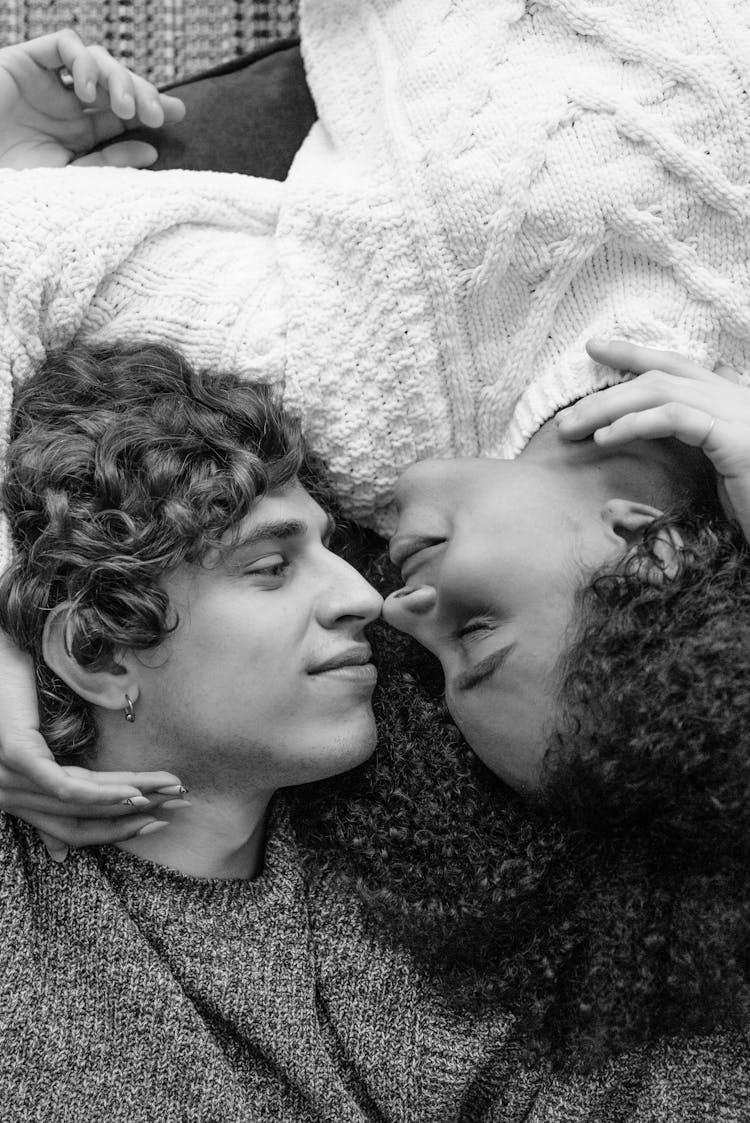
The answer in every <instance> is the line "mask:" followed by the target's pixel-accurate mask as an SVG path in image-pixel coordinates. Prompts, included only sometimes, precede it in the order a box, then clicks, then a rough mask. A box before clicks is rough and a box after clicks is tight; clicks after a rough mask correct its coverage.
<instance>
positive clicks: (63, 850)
mask: <svg viewBox="0 0 750 1123" xmlns="http://www.w3.org/2000/svg"><path fill="white" fill-rule="evenodd" d="M47 853H48V854H49V856H50V858H51V859H52V861H53V862H58V863H60V864H62V863H63V862H64V861H65V859H66V858H67V856H68V847H67V846H61V847H60V849H59V850H50V848H49V847H47Z"/></svg>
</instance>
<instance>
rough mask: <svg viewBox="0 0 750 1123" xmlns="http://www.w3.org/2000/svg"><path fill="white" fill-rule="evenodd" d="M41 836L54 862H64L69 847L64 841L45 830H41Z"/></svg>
mask: <svg viewBox="0 0 750 1123" xmlns="http://www.w3.org/2000/svg"><path fill="white" fill-rule="evenodd" d="M39 837H40V838H41V840H42V842H43V843H44V845H45V848H46V850H47V853H48V854H49V856H50V858H51V859H52V861H53V862H64V861H65V859H66V858H67V856H68V847H67V846H66V845H65V843H64V842H60V841H59V840H58V839H56V838H53V837H52V835H51V834H45V832H44V831H40V832H39Z"/></svg>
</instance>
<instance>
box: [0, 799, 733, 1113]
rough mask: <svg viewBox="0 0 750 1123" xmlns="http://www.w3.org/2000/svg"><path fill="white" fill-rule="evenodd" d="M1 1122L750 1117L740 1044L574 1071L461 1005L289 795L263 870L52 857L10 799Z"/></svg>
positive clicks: (5, 833)
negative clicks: (300, 830) (312, 860)
mask: <svg viewBox="0 0 750 1123" xmlns="http://www.w3.org/2000/svg"><path fill="white" fill-rule="evenodd" d="M0 850H1V851H2V880H1V881H0V910H2V932H3V946H2V950H1V953H0V954H1V956H2V974H1V981H0V1119H2V1121H3V1123H16V1121H21V1120H23V1121H26V1120H44V1121H45V1123H58V1121H60V1123H62V1121H68V1120H70V1121H76V1123H78V1121H83V1123H89V1121H90V1123H94V1121H96V1123H98V1121H102V1123H104V1121H105V1120H106V1121H107V1123H116V1121H120V1120H121V1121H122V1123H140V1121H146V1120H148V1121H154V1123H172V1121H177V1120H179V1121H181V1123H191V1121H200V1123H208V1121H215V1123H232V1121H240V1120H242V1121H250V1123H256V1121H257V1123H266V1121H268V1123H271V1121H273V1123H279V1121H282V1123H286V1121H289V1123H302V1121H304V1123H313V1121H315V1123H348V1121H364V1120H368V1121H372V1123H381V1121H391V1120H392V1121H399V1123H428V1121H430V1123H450V1121H453V1120H456V1121H459V1120H461V1121H466V1123H468V1121H471V1120H477V1121H479V1120H483V1121H485V1123H493V1121H494V1123H511V1121H512V1123H521V1121H522V1120H523V1121H524V1123H574V1121H578V1120H580V1121H581V1123H584V1121H585V1123H617V1121H619V1120H623V1121H624V1120H628V1121H633V1123H672V1121H673V1123H678V1121H679V1123H691V1121H695V1123H699V1121H700V1123H714V1121H715V1120H718V1119H722V1120H726V1121H731V1123H734V1121H737V1123H740V1121H741V1120H746V1119H750V1065H749V1064H748V1057H747V1051H746V1049H745V1048H744V1047H743V1046H742V1045H741V1043H739V1042H730V1041H722V1042H717V1041H713V1042H698V1043H695V1044H693V1045H691V1046H683V1047H682V1048H681V1049H667V1048H665V1049H663V1050H661V1051H659V1052H658V1054H656V1055H654V1056H652V1057H651V1058H649V1059H648V1061H644V1060H643V1059H642V1058H639V1057H634V1058H627V1059H626V1060H624V1061H620V1062H618V1063H617V1064H616V1065H613V1066H611V1067H610V1068H609V1069H608V1070H607V1071H606V1072H603V1073H599V1074H597V1075H596V1076H595V1077H588V1078H581V1079H572V1080H562V1079H558V1078H553V1077H551V1076H550V1075H549V1074H548V1073H547V1072H546V1071H544V1070H543V1069H542V1068H538V1069H535V1070H530V1069H529V1068H527V1067H525V1066H524V1064H523V1063H522V1061H521V1060H520V1056H519V1051H518V1048H517V1046H516V1045H515V1044H514V1043H513V1040H512V1036H511V1023H510V1019H508V1018H505V1017H503V1016H500V1015H495V1016H492V1017H489V1016H488V1017H483V1018H475V1017H468V1016H459V1015H456V1014H452V1013H450V1011H448V1010H447V1009H446V1008H444V1007H443V1006H442V1005H441V1004H440V1002H439V1001H438V1000H437V998H436V997H435V996H434V995H433V994H432V992H431V991H430V988H429V987H428V986H427V984H426V983H425V982H424V980H422V979H421V978H420V976H419V974H418V973H417V972H416V970H415V968H414V967H413V965H412V963H411V962H410V960H409V958H408V957H407V956H406V955H405V954H403V953H402V952H400V951H398V950H397V949H395V948H393V947H390V946H389V944H388V943H387V941H385V940H384V939H383V938H382V937H379V936H378V935H376V934H375V933H373V932H372V931H371V930H370V929H369V927H368V923H367V920H366V917H365V916H364V914H363V913H362V911H361V909H360V908H359V906H358V904H357V902H356V901H355V900H354V899H352V898H351V897H350V896H348V895H347V894H345V893H344V892H343V891H342V890H340V889H337V888H335V886H333V885H332V884H331V883H330V882H329V881H323V880H321V881H320V882H318V883H316V884H314V885H310V884H309V883H306V881H305V878H304V876H303V873H302V864H301V861H300V856H299V853H298V850H297V847H296V844H295V841H294V838H293V834H292V832H291V828H290V826H289V824H288V821H287V819H286V816H285V814H284V812H283V811H281V812H280V813H277V815H276V817H275V820H274V825H273V828H272V830H271V834H270V838H269V842H268V846H267V852H266V860H265V866H264V870H263V872H262V874H261V876H260V877H258V878H257V879H256V880H254V881H252V882H241V881H203V880H198V879H193V878H189V877H185V876H183V875H181V874H178V873H176V872H174V871H171V870H168V869H165V868H162V867H158V866H154V865H152V864H150V863H148V862H144V861H142V860H140V859H138V858H135V857H133V856H132V855H129V854H126V853H123V852H121V851H119V850H117V849H114V848H104V849H102V850H100V851H98V852H95V851H79V852H77V853H75V854H73V855H72V856H71V858H70V859H69V860H68V862H66V863H65V864H64V865H62V866H61V865H57V864H55V863H53V862H51V861H50V860H49V859H48V857H47V855H46V852H45V851H44V849H43V848H42V846H41V845H40V843H39V842H38V840H37V839H36V838H35V836H34V834H33V832H31V831H30V830H29V829H28V828H26V827H25V826H24V825H23V824H19V823H16V822H13V821H11V820H9V819H7V818H6V817H5V816H0Z"/></svg>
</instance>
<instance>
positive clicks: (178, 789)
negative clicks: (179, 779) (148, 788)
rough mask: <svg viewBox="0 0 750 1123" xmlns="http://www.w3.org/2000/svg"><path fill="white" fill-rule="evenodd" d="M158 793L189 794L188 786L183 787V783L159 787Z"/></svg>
mask: <svg viewBox="0 0 750 1123" xmlns="http://www.w3.org/2000/svg"><path fill="white" fill-rule="evenodd" d="M156 794H157V795H187V794H188V790H187V788H183V786H182V784H170V785H169V786H168V787H166V788H157V789H156Z"/></svg>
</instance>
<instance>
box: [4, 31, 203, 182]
mask: <svg viewBox="0 0 750 1123" xmlns="http://www.w3.org/2000/svg"><path fill="white" fill-rule="evenodd" d="M63 66H64V67H67V70H68V71H69V72H70V75H71V77H72V81H73V86H72V88H71V89H66V88H65V87H64V86H63V84H62V82H61V80H60V76H59V74H58V70H59V68H60V67H63ZM184 115H185V106H184V105H183V104H182V102H181V101H180V99H179V98H176V97H169V96H168V95H167V94H160V93H159V92H158V90H157V89H156V87H155V86H152V85H151V83H150V82H147V81H146V80H145V79H144V78H139V77H138V76H137V75H135V74H131V73H130V71H129V70H128V69H127V68H126V67H124V66H122V65H121V64H120V63H118V62H116V61H115V59H113V58H112V56H111V55H110V53H109V52H108V51H106V50H105V49H104V48H103V47H98V46H94V47H86V46H84V44H83V43H82V42H81V40H80V39H79V38H78V36H77V35H76V33H75V32H74V31H71V30H65V31H56V32H54V33H53V34H52V35H43V36H42V37H41V38H40V39H31V40H30V41H29V42H27V43H19V44H18V45H17V46H14V47H6V48H4V49H3V50H0V167H5V168H16V169H20V168H36V167H47V168H60V167H64V166H65V165H66V164H70V163H73V164H88V165H91V164H95V165H106V166H115V167H136V168H141V167H147V166H148V165H149V164H153V162H154V160H155V159H156V156H157V153H156V149H155V148H154V147H153V145H150V144H144V143H143V142H141V141H124V142H121V143H119V144H113V145H110V146H109V147H108V148H105V149H103V150H102V151H101V152H91V149H92V148H93V147H94V146H95V145H97V144H100V143H101V142H102V141H105V140H112V139H113V138H114V137H117V136H120V135H121V134H122V133H123V132H125V130H126V129H133V128H136V127H138V126H139V125H147V126H149V127H151V128H157V127H159V126H160V125H163V124H165V123H170V122H174V121H180V120H182V118H183V117H184ZM86 153H88V155H86Z"/></svg>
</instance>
